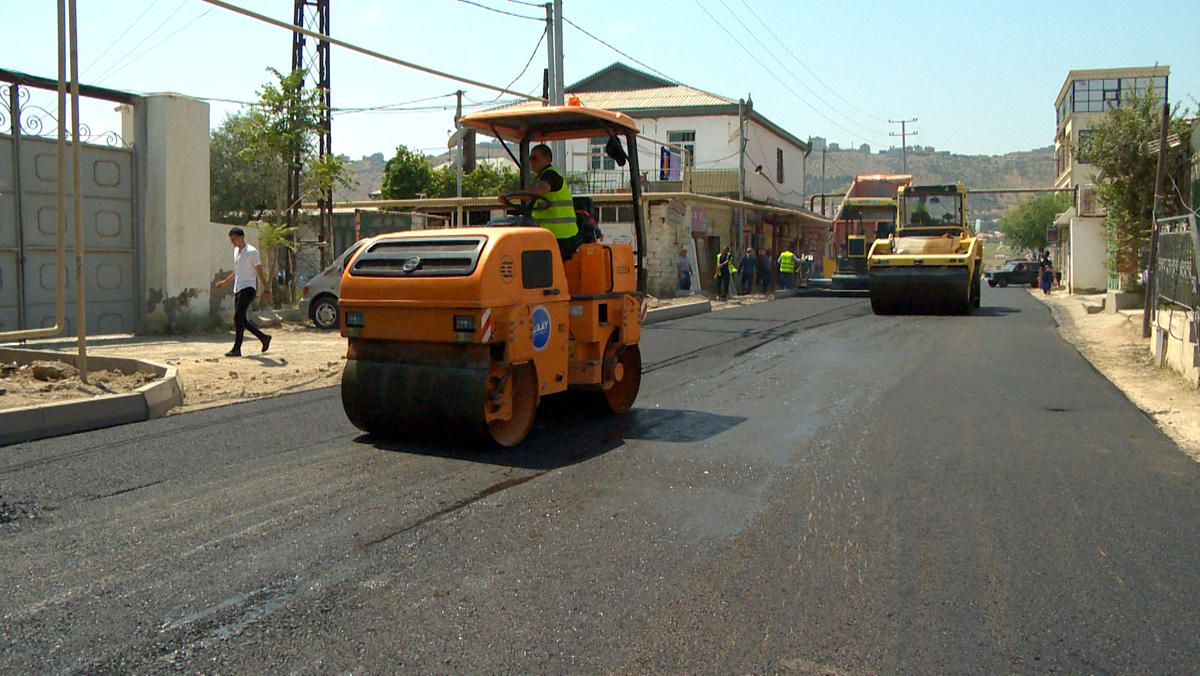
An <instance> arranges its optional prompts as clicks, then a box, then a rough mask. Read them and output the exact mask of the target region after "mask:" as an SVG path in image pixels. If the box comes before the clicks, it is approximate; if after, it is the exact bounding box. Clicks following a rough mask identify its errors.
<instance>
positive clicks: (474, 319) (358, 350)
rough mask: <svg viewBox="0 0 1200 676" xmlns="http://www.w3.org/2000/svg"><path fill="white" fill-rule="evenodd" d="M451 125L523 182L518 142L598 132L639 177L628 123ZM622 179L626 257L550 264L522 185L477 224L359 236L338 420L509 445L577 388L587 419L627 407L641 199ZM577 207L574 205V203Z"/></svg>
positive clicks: (603, 253) (617, 117)
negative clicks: (628, 231)
mask: <svg viewBox="0 0 1200 676" xmlns="http://www.w3.org/2000/svg"><path fill="white" fill-rule="evenodd" d="M461 124H462V125H464V126H465V127H468V128H472V129H475V130H477V131H478V132H480V133H485V134H488V135H491V136H495V137H496V138H498V139H500V141H501V142H502V143H504V142H505V141H510V142H514V143H516V144H518V145H519V148H520V159H519V164H520V166H521V167H522V185H523V186H525V187H526V188H529V187H530V186H531V185H532V182H533V181H536V178H532V177H531V176H530V175H529V170H528V166H529V163H528V159H529V151H530V148H531V144H536V143H540V142H544V141H554V140H563V139H576V138H590V139H595V138H607V139H608V142H607V146H606V151H607V153H608V155H609V156H610V157H612V158H613V159H614V161H616V162H617V163H618V164H619V165H622V166H624V165H625V164H626V163H627V164H628V166H629V170H630V172H631V174H630V175H631V176H633V177H637V176H639V175H640V174H639V172H638V164H637V139H636V137H637V133H638V127H637V124H636V123H635V122H634V121H633V119H632V118H630V117H628V116H627V115H624V114H622V113H616V112H610V111H607V110H600V109H594V108H586V107H583V106H579V105H567V106H549V107H545V106H525V107H522V106H515V107H511V108H504V109H500V110H495V111H488V112H482V113H476V114H473V115H468V116H465V117H463V118H462V120H461ZM622 140H624V145H623V146H622V142H621V141H622ZM505 147H506V149H507V148H508V146H507V145H505ZM509 152H510V154H511V150H510V151H509ZM514 159H516V158H515V157H514ZM630 185H631V194H630V198H631V201H632V206H633V214H634V230H635V240H636V241H635V243H636V244H637V249H636V260H635V250H634V248H633V247H632V246H630V245H629V244H609V243H603V242H599V241H591V242H586V243H584V244H582V245H581V246H580V247H579V248H578V249H577V250H576V251H575V252H574V254H573V255H572V256H570V258H569V259H568V260H566V261H564V260H563V255H562V254H561V253H560V250H559V246H558V244H557V241H556V240H555V238H554V235H553V234H552V233H551V232H550V231H549V230H547V229H545V228H542V227H538V226H537V224H536V221H533V220H532V219H531V218H529V215H530V213H531V212H532V211H533V209H534V208H545V206H544V204H542V203H545V198H543V197H541V196H540V195H538V194H537V193H533V192H529V191H528V190H524V191H517V192H515V193H509V194H507V195H504V196H503V197H502V201H504V202H505V203H506V204H507V205H509V206H510V207H511V211H510V212H509V216H506V217H503V218H500V219H493V221H491V222H489V224H488V226H487V227H473V228H459V229H442V230H422V231H415V232H403V233H392V234H385V235H380V236H378V237H374V238H372V239H370V240H367V241H366V242H365V243H364V244H363V246H362V247H360V249H359V251H358V253H357V254H355V256H354V258H353V259H352V260H351V261H350V263H349V264H348V265H347V266H346V270H345V273H344V274H343V277H342V283H341V297H340V306H341V317H342V323H341V330H342V335H343V336H345V337H346V338H347V340H348V349H347V355H346V358H347V361H346V367H345V370H344V371H343V374H342V405H343V408H344V409H345V411H346V415H347V417H349V419H350V421H351V422H352V423H353V424H354V425H355V426H356V427H358V428H360V429H362V430H364V431H367V432H371V433H373V434H380V435H389V436H390V435H400V436H404V437H408V436H411V435H414V434H416V435H422V436H432V437H434V438H437V439H456V438H460V437H463V436H473V437H475V438H478V439H482V440H484V441H488V440H490V441H491V442H494V443H496V444H498V445H500V446H504V447H511V446H515V445H517V444H519V443H521V441H522V440H523V439H524V438H525V436H526V435H527V434H528V432H529V429H530V427H531V426H532V424H533V420H534V417H535V413H536V411H537V408H538V403H539V401H540V399H541V397H544V396H547V395H552V394H556V393H561V392H565V391H567V390H579V391H583V392H585V393H586V394H585V395H584V397H585V398H592V399H594V400H595V401H596V402H597V403H598V404H599V405H600V406H599V408H600V409H601V410H607V411H609V412H613V413H624V412H626V411H628V410H629V409H630V408H631V407H632V406H633V403H634V400H635V399H636V398H637V394H638V389H639V385H640V383H641V373H642V360H641V352H640V351H639V349H638V341H639V339H640V338H641V321H642V319H643V317H644V314H645V311H646V299H645V294H644V293H643V290H644V289H645V272H644V270H645V268H644V266H643V265H642V264H641V256H642V252H644V251H645V235H644V226H643V223H642V210H641V209H640V208H639V207H640V201H641V190H640V186H639V183H638V181H636V180H632V181H630ZM588 201H590V200H587V198H578V197H577V198H576V207H577V208H578V207H580V206H582V205H584V203H586V202H588ZM581 211H582V210H581ZM587 216H588V215H587V214H586V213H581V214H580V215H579V218H580V219H581V224H583V221H584V220H585V219H586V217H587ZM585 230H586V229H585Z"/></svg>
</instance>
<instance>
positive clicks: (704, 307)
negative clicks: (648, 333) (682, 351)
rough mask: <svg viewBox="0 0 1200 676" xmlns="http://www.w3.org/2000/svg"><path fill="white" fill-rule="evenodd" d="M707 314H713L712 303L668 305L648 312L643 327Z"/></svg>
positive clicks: (703, 301) (704, 301)
mask: <svg viewBox="0 0 1200 676" xmlns="http://www.w3.org/2000/svg"><path fill="white" fill-rule="evenodd" d="M705 312H712V303H710V302H709V301H706V300H702V301H699V302H696V303H682V304H680V305H668V306H666V307H660V308H654V309H653V310H649V311H647V312H646V318H645V319H643V320H642V326H645V325H646V324H653V323H655V322H665V321H667V320H669V319H679V318H681V317H691V316H692V315H702V314H704V313H705Z"/></svg>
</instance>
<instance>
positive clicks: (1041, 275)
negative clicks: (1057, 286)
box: [1038, 251, 1054, 296]
mask: <svg viewBox="0 0 1200 676" xmlns="http://www.w3.org/2000/svg"><path fill="white" fill-rule="evenodd" d="M1053 285H1054V264H1053V263H1051V262H1050V252H1049V251H1047V252H1045V253H1043V254H1042V262H1041V267H1040V269H1039V270H1038V286H1040V287H1041V288H1042V293H1043V294H1046V295H1047V296H1048V295H1050V287H1052V286H1053Z"/></svg>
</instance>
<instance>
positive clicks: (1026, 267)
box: [983, 261, 1041, 286]
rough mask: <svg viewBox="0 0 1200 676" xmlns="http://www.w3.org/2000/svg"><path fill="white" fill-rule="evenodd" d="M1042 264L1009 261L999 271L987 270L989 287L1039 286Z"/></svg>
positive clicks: (985, 272)
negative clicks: (1010, 285)
mask: <svg viewBox="0 0 1200 676" xmlns="http://www.w3.org/2000/svg"><path fill="white" fill-rule="evenodd" d="M1040 270H1041V264H1040V263H1039V262H1038V261H1008V262H1007V263H1005V264H1004V267H1002V268H1000V269H999V270H990V271H988V270H985V271H984V273H983V276H984V277H986V278H987V283H988V286H1008V285H1009V284H1028V285H1030V286H1037V284H1038V272H1039V271H1040Z"/></svg>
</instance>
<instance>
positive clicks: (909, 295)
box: [871, 266, 975, 315]
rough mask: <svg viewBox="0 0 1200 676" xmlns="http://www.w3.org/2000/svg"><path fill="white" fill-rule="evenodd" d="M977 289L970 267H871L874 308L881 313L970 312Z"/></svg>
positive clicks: (872, 303)
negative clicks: (973, 295)
mask: <svg viewBox="0 0 1200 676" xmlns="http://www.w3.org/2000/svg"><path fill="white" fill-rule="evenodd" d="M973 292H975V290H974V289H973V288H972V285H971V281H970V272H969V271H968V269H967V268H966V267H957V266H946V267H932V266H930V267H922V266H897V267H877V268H874V269H872V270H871V309H872V310H873V311H874V312H875V314H877V315H890V314H901V313H929V314H966V313H968V312H970V310H971V307H972V294H973Z"/></svg>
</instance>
